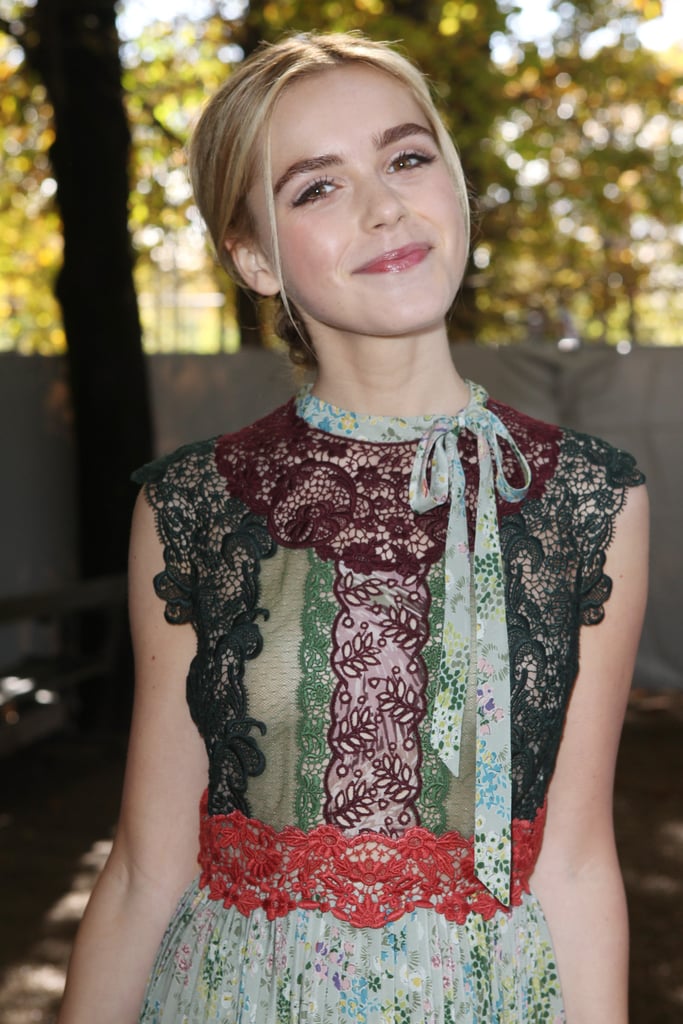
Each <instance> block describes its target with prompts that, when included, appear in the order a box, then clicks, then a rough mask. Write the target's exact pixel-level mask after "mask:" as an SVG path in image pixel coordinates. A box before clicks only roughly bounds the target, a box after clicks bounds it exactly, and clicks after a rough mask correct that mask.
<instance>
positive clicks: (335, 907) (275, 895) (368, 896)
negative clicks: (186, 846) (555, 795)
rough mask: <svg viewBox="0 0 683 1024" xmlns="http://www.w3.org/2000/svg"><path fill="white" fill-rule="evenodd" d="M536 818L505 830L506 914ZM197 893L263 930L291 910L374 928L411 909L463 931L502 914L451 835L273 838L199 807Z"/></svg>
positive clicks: (293, 833) (467, 847)
mask: <svg viewBox="0 0 683 1024" xmlns="http://www.w3.org/2000/svg"><path fill="white" fill-rule="evenodd" d="M544 821H545V809H542V810H541V811H539V813H538V814H537V816H536V818H535V819H534V820H533V821H518V820H515V821H513V823H512V851H513V853H512V883H511V890H510V906H517V905H519V903H520V902H521V900H522V894H523V893H525V892H528V891H529V878H530V876H531V872H532V871H533V867H534V864H535V863H536V858H537V856H538V851H539V849H540V846H541V839H542V837H543V825H544ZM199 863H200V866H201V869H202V871H201V877H200V885H201V886H202V887H206V886H208V890H209V891H208V895H209V897H210V898H211V899H214V900H221V901H222V902H223V904H224V905H225V906H226V907H236V908H237V910H238V911H239V912H240V913H241V914H244V915H245V916H246V915H248V914H249V913H250V912H251V911H252V910H255V909H256V908H257V907H262V908H263V909H264V910H265V911H266V914H267V916H268V918H269V919H270V920H274V919H275V918H277V917H284V915H285V914H288V913H289V912H290V911H291V910H295V909H297V908H299V907H301V908H303V909H306V910H321V911H329V912H330V913H331V914H333V915H334V916H335V917H337V918H340V919H341V920H343V921H348V922H349V923H351V924H353V925H356V926H357V927H360V928H364V927H369V928H378V927H381V926H382V925H384V924H386V923H387V922H388V921H395V920H397V919H398V918H399V917H401V916H402V915H403V914H405V913H408V912H410V911H411V910H414V909H415V908H416V907H429V908H431V909H432V910H436V911H437V912H438V913H440V914H443V916H444V917H445V918H446V919H447V920H449V921H455V922H456V923H458V924H462V923H463V922H464V921H465V919H466V917H467V916H468V914H471V913H476V914H480V915H481V916H482V917H483V918H486V919H488V918H490V917H493V915H494V914H495V913H497V912H498V911H499V910H507V909H509V908H507V907H506V906H504V904H502V903H500V902H499V901H498V900H497V899H496V898H495V897H494V896H492V895H491V894H490V893H489V892H488V890H487V889H485V888H484V886H483V885H482V884H481V882H479V881H478V879H477V878H476V877H475V875H474V840H473V839H465V838H463V836H461V835H460V834H459V833H458V832H447V833H445V834H444V835H442V836H435V835H434V833H433V832H430V831H429V830H428V829H425V828H419V827H416V828H410V829H408V831H407V832H406V833H405V834H404V835H403V836H401V838H400V839H389V838H388V837H387V836H384V835H381V834H380V833H377V832H373V833H363V834H361V835H357V836H353V837H347V836H345V835H344V833H343V832H341V831H340V830H339V829H338V828H336V827H335V826H332V825H318V826H317V827H316V828H314V829H313V830H312V831H311V832H303V831H302V830H301V829H298V828H295V827H294V826H287V827H286V828H284V829H282V831H280V832H278V831H277V830H276V829H274V828H271V827H270V826H269V825H264V824H263V823H262V822H260V821H257V820H256V819H254V818H246V817H245V816H244V815H243V814H241V813H240V812H239V811H233V813H232V814H217V815H209V814H208V813H207V794H206V793H205V794H204V796H203V797H202V803H201V827H200V853H199Z"/></svg>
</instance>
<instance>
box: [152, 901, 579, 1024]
mask: <svg viewBox="0 0 683 1024" xmlns="http://www.w3.org/2000/svg"><path fill="white" fill-rule="evenodd" d="M564 1021H565V1014H564V1010H563V1005H562V995H561V991H560V984H559V979H558V973H557V967H556V964H555V956H554V953H553V949H552V944H551V940H550V935H549V933H548V929H547V925H546V922H545V918H544V916H543V913H542V911H541V908H540V906H539V904H538V902H537V900H536V899H535V897H533V896H525V897H524V899H523V902H522V904H521V905H520V906H517V907H515V908H514V909H513V910H512V912H511V913H510V914H505V913H499V914H497V915H495V916H494V917H492V918H491V919H490V920H488V921H485V920H483V919H482V918H481V917H480V916H479V915H477V914H471V915H470V916H469V917H468V918H467V920H466V922H465V923H464V924H461V925H458V924H454V923H452V922H449V921H447V920H445V919H444V918H443V917H442V916H441V915H439V914H437V913H436V912H435V911H432V910H428V909H417V910H414V911H411V912H410V913H406V914H405V915H404V916H403V917H401V918H400V919H399V920H398V921H395V922H392V923H389V924H387V925H385V926H384V927H382V928H357V927H354V926H353V925H350V924H346V923H344V922H342V921H339V920H337V919H336V918H335V917H333V916H332V915H331V914H329V913H321V912H320V911H314V910H296V911H292V912H291V913H290V914H288V915H287V916H286V917H281V918H278V919H277V920H275V921H269V920H268V918H267V916H266V914H265V912H264V911H263V910H260V909H259V910H255V911H253V912H252V913H251V914H250V915H249V916H248V917H245V916H243V915H242V914H240V912H239V911H238V910H236V909H235V908H234V907H233V908H230V909H225V907H224V906H223V905H222V903H220V902H218V901H215V900H211V899H209V898H208V896H207V895H206V893H205V892H203V891H202V890H201V889H198V887H197V883H196V882H195V883H193V885H192V886H190V888H189V889H188V890H187V891H186V892H185V894H184V896H183V897H182V899H181V901H180V903H179V905H178V908H177V910H176V913H175V915H174V917H173V919H172V921H171V923H170V924H169V926H168V928H167V930H166V934H165V936H164V939H163V942H162V944H161V947H160V949H159V953H158V955H157V959H156V962H155V965H154V968H153V970H152V974H151V976H150V979H149V983H148V987H147V993H146V996H145V1002H144V1005H143V1009H142V1013H141V1016H140V1024H219V1022H220V1024H461V1022H462V1024H522V1022H524V1024H562V1022H564Z"/></svg>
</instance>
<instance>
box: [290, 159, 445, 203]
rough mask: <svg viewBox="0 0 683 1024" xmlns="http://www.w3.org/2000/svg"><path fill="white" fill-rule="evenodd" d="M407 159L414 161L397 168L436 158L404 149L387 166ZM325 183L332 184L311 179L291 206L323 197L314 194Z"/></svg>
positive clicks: (427, 161) (415, 165) (431, 161)
mask: <svg viewBox="0 0 683 1024" xmlns="http://www.w3.org/2000/svg"><path fill="white" fill-rule="evenodd" d="M408 160H414V161H415V163H414V164H412V165H411V166H410V167H407V168H399V170H409V171H411V170H414V169H415V168H416V167H421V166H423V165H425V164H431V163H433V162H434V160H436V157H435V156H434V155H433V154H431V153H419V152H417V151H415V150H412V149H406V150H404V151H403V152H402V153H399V154H398V156H395V157H394V159H393V160H392V161H391V163H390V164H389V167H394V166H395V165H396V164H398V163H400V162H401V161H408ZM392 173H393V172H392ZM327 185H334V182H333V181H332V179H331V178H327V177H325V178H316V180H315V181H312V182H311V184H310V185H307V186H306V188H305V189H304V190H303V192H300V193H299V195H298V196H297V197H296V199H294V200H293V201H292V206H305V205H306V204H307V203H317V202H320V200H321V199H324V198H325V193H323V194H320V195H316V194H315V193H316V191H317V190H318V189H321V188H325V187H326V186H327Z"/></svg>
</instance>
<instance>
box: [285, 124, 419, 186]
mask: <svg viewBox="0 0 683 1024" xmlns="http://www.w3.org/2000/svg"><path fill="white" fill-rule="evenodd" d="M409 135H428V136H429V138H430V139H434V132H433V131H432V130H431V129H430V128H426V127H425V126H424V125H422V124H416V123H414V122H412V121H407V122H406V123H405V124H397V125H394V126H393V128H387V129H386V130H385V131H383V132H381V133H380V134H379V135H373V137H372V141H373V143H374V146H375V149H377V150H381V149H385V148H386V147H387V146H392V145H393V144H394V143H395V142H400V141H401V139H405V138H406V137H407V136H409ZM343 162H344V161H343V160H342V158H341V156H339V155H338V154H337V153H322V154H321V155H320V156H311V157H306V158H304V159H303V160H296V161H295V162H294V163H293V164H290V166H289V167H288V168H287V170H286V171H285V172H284V173H283V174H281V175H280V177H279V178H278V179H277V181H276V182H275V185H274V186H273V195H278V193H279V192H281V191H282V189H283V188H284V187H285V185H286V184H287V182H288V181H291V180H292V178H295V177H296V176H297V175H298V174H308V173H309V171H321V170H325V168H327V167H339V165H340V164H342V163H343Z"/></svg>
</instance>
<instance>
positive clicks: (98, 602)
mask: <svg viewBox="0 0 683 1024" xmlns="http://www.w3.org/2000/svg"><path fill="white" fill-rule="evenodd" d="M125 608H126V577H125V574H120V575H112V576H101V577H96V578H93V579H88V580H81V581H78V582H75V583H70V584H67V585H65V586H64V587H61V588H59V589H56V590H52V591H47V592H44V593H36V594H24V595H20V596H17V597H3V598H0V629H1V628H3V627H11V626H14V627H15V628H18V629H20V630H21V632H22V635H21V636H20V638H19V646H20V647H21V648H23V649H24V650H26V649H28V651H29V653H27V654H24V655H21V656H20V657H18V658H17V659H14V660H12V661H10V662H9V663H8V664H4V665H0V756H2V755H7V754H11V753H13V752H14V751H15V750H18V749H19V748H20V747H23V746H26V745H27V744H29V743H32V742H34V741H35V740H37V739H40V738H42V737H44V736H46V735H49V734H50V733H53V732H56V731H58V730H59V729H62V728H64V726H65V725H67V724H68V722H69V721H70V719H71V717H72V715H73V714H74V711H75V710H76V708H77V706H78V703H79V698H78V693H79V688H80V686H81V684H83V683H88V682H91V681H94V680H101V679H105V678H107V677H111V676H112V674H113V673H114V671H115V669H116V667H117V662H118V660H119V656H120V652H121V649H122V647H121V645H122V640H123V637H124V636H125ZM41 633H42V635H41Z"/></svg>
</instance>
